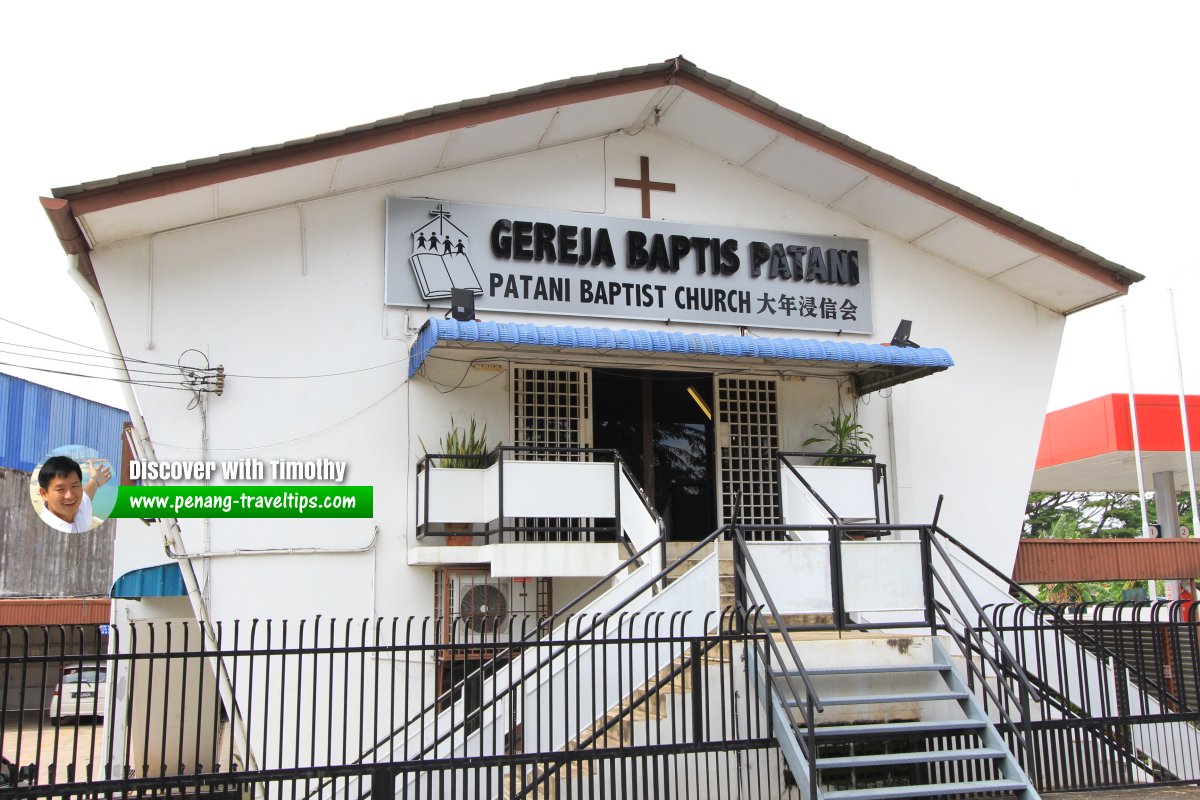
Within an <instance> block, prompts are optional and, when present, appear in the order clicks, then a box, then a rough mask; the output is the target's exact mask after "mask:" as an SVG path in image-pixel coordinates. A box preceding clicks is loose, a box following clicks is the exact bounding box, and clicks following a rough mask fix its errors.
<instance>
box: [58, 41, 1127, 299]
mask: <svg viewBox="0 0 1200 800" xmlns="http://www.w3.org/2000/svg"><path fill="white" fill-rule="evenodd" d="M670 85H679V86H681V87H683V88H685V89H687V90H689V91H692V92H694V93H696V94H697V95H699V96H701V97H704V98H706V99H708V100H710V101H712V102H714V103H716V104H717V105H719V106H722V107H724V108H727V109H729V110H732V111H734V112H736V113H740V114H742V115H744V116H746V117H748V118H750V119H753V120H755V121H757V122H759V123H760V124H763V125H765V126H767V127H770V128H772V129H774V130H775V131H777V132H779V133H781V134H782V135H787V136H791V137H793V138H795V139H796V140H797V141H800V142H802V143H803V144H806V145H808V146H810V147H813V148H814V149H817V150H819V151H821V152H824V153H826V154H828V155H832V156H834V157H836V158H839V159H841V160H843V161H845V162H847V163H849V164H852V165H853V166H855V167H857V168H859V169H862V170H864V171H865V172H867V173H868V174H871V175H874V176H876V177H879V178H880V179H882V180H885V181H887V182H889V183H892V184H893V185H896V186H898V187H900V188H902V189H904V190H906V191H908V192H910V193H912V194H914V195H916V196H918V197H922V198H924V199H926V200H928V201H930V202H933V203H936V204H937V205H939V206H942V207H944V208H946V209H948V210H950V211H952V212H954V213H955V214H958V215H960V216H962V217H963V218H965V219H968V220H970V221H972V222H975V223H977V224H979V225H982V226H983V227H985V228H987V229H989V230H991V231H992V232H994V233H996V234H998V235H1001V236H1004V237H1006V238H1008V239H1010V240H1012V241H1014V242H1016V243H1018V244H1020V245H1022V246H1025V247H1027V248H1029V249H1031V250H1033V251H1034V252H1037V253H1039V254H1042V255H1045V256H1047V257H1049V258H1051V259H1053V260H1054V261H1057V262H1059V263H1062V264H1064V265H1066V266H1067V267H1069V268H1071V269H1074V270H1076V271H1078V272H1080V273H1082V274H1084V275H1086V276H1087V277H1089V278H1091V279H1093V280H1096V281H1097V282H1099V283H1101V284H1102V285H1104V286H1107V287H1108V288H1109V289H1110V290H1111V291H1112V292H1113V295H1123V294H1125V293H1127V292H1128V287H1129V286H1130V285H1131V284H1133V283H1136V282H1137V281H1140V280H1142V279H1143V277H1144V276H1142V275H1141V274H1139V273H1137V272H1135V271H1133V270H1131V269H1128V268H1126V267H1124V266H1122V265H1120V264H1116V263H1114V262H1112V261H1109V260H1107V259H1104V258H1102V257H1101V256H1099V255H1097V254H1095V253H1092V252H1091V251H1089V250H1087V249H1086V248H1084V247H1082V246H1081V245H1078V244H1076V243H1074V242H1071V241H1069V240H1067V239H1065V238H1063V237H1061V236H1058V235H1057V234H1054V233H1052V232H1050V231H1047V230H1045V229H1044V228H1041V227H1040V226H1037V225H1035V224H1033V223H1030V222H1028V221H1027V220H1024V219H1022V218H1021V217H1018V216H1017V215H1015V214H1012V213H1010V212H1007V211H1005V210H1004V209H1002V208H1000V207H998V206H995V205H994V204H991V203H987V202H985V201H983V200H982V199H980V198H978V197H976V196H975V195H972V194H970V193H969V192H966V191H964V190H962V189H960V188H958V187H956V186H953V185H951V184H949V183H946V182H944V181H941V180H938V179H937V178H936V177H934V176H932V175H928V174H927V173H924V172H922V171H921V170H918V169H917V168H915V167H913V166H911V165H909V164H906V163H905V162H903V161H900V160H899V159H896V158H894V157H892V156H890V155H888V154H886V153H883V152H881V151H878V150H875V149H873V148H871V147H869V146H867V145H865V144H863V143H861V142H858V141H856V140H854V139H852V138H850V137H849V136H846V135H845V134H842V133H839V132H837V131H835V130H832V129H830V128H828V127H826V126H824V125H821V124H820V123H817V122H815V121H813V120H810V119H808V118H806V117H804V116H802V115H800V114H798V113H796V112H794V111H791V110H789V109H787V108H784V107H782V106H780V105H779V104H778V103H775V102H773V101H771V100H769V99H767V98H765V97H762V96H761V95H758V94H757V93H755V92H753V91H751V90H750V89H747V88H746V87H743V86H740V85H738V84H736V83H734V82H733V81H730V80H728V79H725V78H721V77H719V76H716V75H712V74H710V73H708V72H705V71H704V70H701V69H699V68H698V67H696V65H695V64H692V63H691V62H690V61H687V60H686V59H684V58H683V57H682V56H680V57H676V58H672V59H669V60H667V61H665V62H660V63H654V64H647V65H645V66H641V67H632V68H629V69H623V70H619V71H614V72H606V73H600V74H597V75H591V76H582V77H577V78H571V79H568V80H565V81H556V82H553V83H547V84H542V85H540V86H536V87H530V88H527V89H521V90H518V91H515V92H508V93H504V94H499V95H493V96H491V97H484V98H475V99H471V100H464V101H461V102H459V103H454V104H450V105H446V106H436V107H434V108H430V109H423V110H419V111H414V112H411V113H408V114H405V115H403V116H400V117H393V118H390V119H385V120H380V121H378V122H375V123H371V124H368V125H361V126H357V127H354V128H348V129H346V130H344V131H339V132H333V133H328V134H321V135H318V136H314V137H310V138H308V139H303V140H298V141H294V142H287V143H284V144H281V145H273V146H269V147H261V148H254V149H251V150H246V151H242V152H239V153H230V154H225V155H220V156H216V157H212V158H205V159H199V160H196V161H189V162H185V163H182V164H173V165H168V166H163V167H156V168H153V169H150V170H146V171H144V172H139V173H134V174H131V175H125V176H118V177H116V178H111V179H107V180H101V181H93V182H88V183H84V184H80V185H77V186H69V187H60V188H57V189H54V190H53V195H54V198H53V199H49V198H44V199H43V204H44V205H47V213H50V214H51V221H52V223H53V224H54V226H55V232H56V233H57V234H58V236H59V239H60V241H61V242H62V244H63V247H64V249H65V250H67V252H73V251H72V250H71V249H70V248H72V247H78V246H79V245H78V242H80V241H84V242H85V245H84V251H83V252H86V241H85V240H83V234H82V231H81V230H80V229H79V226H78V224H77V223H76V222H75V220H74V219H71V220H70V223H69V224H68V223H67V222H66V220H65V218H64V215H65V217H79V216H82V215H84V214H88V213H91V212H94V211H100V210H103V209H106V208H112V207H115V206H120V205H124V204H127V203H133V202H137V201H140V200H148V199H152V198H155V197H161V196H165V195H169V194H174V193H177V192H182V191H187V190H189V189H196V188H201V187H205V186H210V185H213V184H216V183H220V182H222V181H228V180H235V179H238V178H245V177H250V176H253V175H259V174H263V173H266V172H271V171H274V170H279V169H286V168H288V167H293V166H298V165H301V164H306V163H311V162H313V161H318V160H321V159H325V158H333V157H337V156H341V155H347V154H351V153H355V152H361V151H363V150H369V149H373V148H376V147H382V146H385V145H388V144H394V143H397V142H402V141H408V140H411V139H417V138H421V137H424V136H430V135H434V134H437V133H444V132H447V131H450V130H454V129H457V128H460V127H464V126H468V125H478V124H482V123H486V122H490V121H495V120H499V119H504V118H508V117H512V116H516V115H519V114H525V113H531V112H535V111H541V110H544V109H547V108H553V107H555V106H559V105H564V104H573V103H579V102H586V101H589V100H598V99H603V98H606V97H611V96H615V95H619V94H626V93H630V92H636V91H642V90H645V89H658V88H662V87H664V86H670ZM55 201H58V202H62V201H66V203H67V204H68V205H63V206H57V207H56V208H55V209H54V211H53V213H52V211H51V209H50V207H49V205H48V204H49V203H54V202H55ZM72 227H73V228H74V230H72V229H71V228H72ZM1104 299H1107V298H1101V299H1099V300H1097V301H1095V302H1102V301H1103V300H1104ZM1087 305H1092V303H1089V304H1087ZM1087 305H1085V306H1081V307H1080V308H1077V309H1071V310H1069V311H1067V312H1065V313H1072V312H1073V311H1077V310H1080V309H1081V308H1085V307H1087Z"/></svg>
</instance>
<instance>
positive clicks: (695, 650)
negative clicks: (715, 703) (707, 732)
mask: <svg viewBox="0 0 1200 800" xmlns="http://www.w3.org/2000/svg"><path fill="white" fill-rule="evenodd" d="M691 651H692V654H691V658H692V663H691V668H690V672H691V681H692V742H694V743H697V744H698V743H700V742H703V741H704V695H703V694H702V693H701V685H700V684H701V670H702V666H703V665H702V664H701V661H702V659H703V657H702V655H701V653H702V652H703V651H702V650H701V648H700V640H699V639H693V640H692V644H691Z"/></svg>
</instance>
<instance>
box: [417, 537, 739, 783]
mask: <svg viewBox="0 0 1200 800" xmlns="http://www.w3.org/2000/svg"><path fill="white" fill-rule="evenodd" d="M727 530H728V526H723V527H721V528H718V529H717V530H715V531H713V532H712V533H711V534H709V535H708V536H707V537H705V538H704V539H703V540H702V541H700V542H698V543H697V544H695V545H694V546H693V547H691V548H689V549H688V551H687V552H686V553H684V554H683V555H682V556H680V557H679V558H677V559H676V560H675V561H674V562H672V563H671V564H669V565H667V566H665V567H664V568H662V569H661V570H659V571H658V572H657V573H655V574H654V575H653V576H652V577H650V578H648V579H647V580H645V581H644V582H643V583H642V585H641V586H640V587H639V588H638V589H636V590H634V591H633V592H632V593H630V594H629V595H628V596H627V597H625V598H624V599H623V600H621V601H620V602H619V603H618V604H617V605H616V606H614V607H613V608H611V609H609V610H608V611H606V612H603V613H600V614H596V615H593V616H592V618H591V620H590V622H586V627H584V625H585V621H584V620H579V619H578V617H576V618H575V619H574V621H575V622H576V625H577V628H576V631H575V632H574V634H573V635H574V638H575V639H583V638H584V637H587V636H590V635H594V634H595V633H596V632H597V631H603V630H604V629H605V625H606V624H607V623H608V622H609V621H610V620H612V619H613V618H619V617H620V615H622V614H623V613H625V611H624V610H625V608H626V607H627V606H628V605H629V604H630V603H632V602H633V601H634V600H636V599H638V598H640V597H641V596H642V595H643V594H645V593H647V592H653V591H654V590H655V589H656V587H658V586H659V585H661V583H662V581H664V580H665V579H666V578H667V577H668V576H669V575H670V574H671V573H672V572H673V571H675V570H676V569H677V568H679V567H680V566H682V565H683V564H684V563H685V562H686V561H688V560H689V559H690V558H691V557H692V556H693V555H695V554H696V553H698V552H700V551H701V550H702V549H703V548H704V547H706V546H707V545H710V544H712V543H713V542H714V541H716V540H717V539H718V538H719V537H720V536H722V535H723V534H725V533H726V531H727ZM657 544H658V541H657V540H656V541H655V542H652V543H650V544H649V545H647V546H646V547H645V548H643V549H642V550H641V551H639V555H644V554H645V553H646V552H648V550H649V549H650V548H653V547H655V546H656V545H657ZM571 621H572V620H567V622H566V623H565V624H568V625H569V624H570V622H571ZM597 641H598V643H602V642H603V640H597ZM569 649H570V648H569V646H568V645H566V644H562V645H559V646H554V644H553V641H552V640H551V647H550V651H549V653H546V654H544V655H542V656H541V657H540V658H539V659H538V660H537V662H536V663H535V664H534V665H533V666H531V667H528V668H527V669H524V670H523V671H522V672H521V674H519V675H518V676H516V677H511V676H510V677H509V679H508V682H507V685H505V686H503V687H501V688H500V689H499V690H498V691H496V692H495V693H494V694H493V695H492V696H491V697H490V698H488V700H487V701H486V702H485V703H483V704H481V705H480V707H479V708H478V709H476V710H475V711H474V712H472V715H473V717H474V718H482V717H483V716H485V715H486V714H487V713H488V712H489V711H492V712H493V714H494V712H495V707H496V706H497V705H498V704H499V703H500V702H501V701H502V700H505V699H507V698H508V697H510V696H511V695H513V694H514V693H515V692H516V691H517V690H518V689H519V688H522V687H523V686H524V685H525V682H526V681H528V680H529V679H531V678H533V677H535V676H536V675H538V673H540V672H541V671H543V670H544V669H547V668H549V667H550V666H551V665H552V664H553V662H554V661H556V660H557V659H558V658H559V657H560V656H565V655H566V654H567V653H568V652H569ZM467 724H468V723H467V721H466V720H465V719H464V720H461V721H459V722H458V723H456V724H455V725H454V726H453V727H452V728H451V729H450V730H447V731H445V732H443V733H441V734H440V735H437V736H436V738H435V740H434V741H433V742H431V743H429V744H427V745H425V746H424V747H423V749H422V750H421V752H419V753H418V754H416V755H415V756H413V758H415V759H422V758H426V757H428V756H431V755H434V754H436V751H437V748H438V746H439V745H441V744H443V743H445V742H446V741H448V740H450V739H452V738H453V737H454V736H455V735H457V734H459V733H460V732H462V731H463V730H464V729H465V728H466V727H467Z"/></svg>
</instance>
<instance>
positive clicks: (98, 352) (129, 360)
mask: <svg viewBox="0 0 1200 800" xmlns="http://www.w3.org/2000/svg"><path fill="white" fill-rule="evenodd" d="M0 322H7V323H8V324H10V325H15V326H17V327H18V328H23V329H24V330H27V331H31V332H32V333H36V334H39V335H41V336H47V337H49V338H51V339H56V340H58V341H60V342H66V343H67V344H73V345H75V346H76V347H82V348H85V349H87V350H91V351H93V352H95V353H96V355H92V354H91V353H79V352H72V351H69V350H55V349H52V348H48V347H36V346H34V345H25V344H19V343H17V342H0V345H7V346H15V347H24V348H27V349H31V350H43V351H46V352H51V353H59V354H61V355H74V356H79V357H83V358H105V357H107V358H112V359H116V360H118V361H124V362H126V363H131V364H143V365H146V366H154V367H166V368H168V369H172V370H174V369H176V368H177V367H178V365H177V364H168V363H166V362H162V361H146V360H143V359H140V358H132V357H129V356H122V355H119V354H117V353H111V352H109V351H107V350H103V349H101V348H98V347H92V346H91V345H86V344H82V343H80V342H73V341H71V340H70V339H64V338H62V337H61V336H55V335H54V334H52V333H47V332H45V331H41V330H38V329H37V328H31V327H29V326H28V325H22V324H21V323H19V322H13V321H12V320H10V319H6V318H4V317H0ZM0 352H3V351H0ZM11 355H24V354H21V353H12V354H11ZM26 357H29V358H32V357H33V356H26ZM411 360H412V357H411V356H407V355H406V356H404V357H403V358H398V359H395V360H394V361H387V362H384V363H382V364H373V365H372V366H369V367H359V368H356V369H348V370H342V371H339V372H323V373H315V374H310V375H251V374H246V373H233V372H229V373H226V374H225V377H227V378H248V379H254V380H308V379H310V378H336V377H340V376H342V375H356V374H358V373H360V372H370V371H372V370H377V369H384V368H385V367H394V366H397V365H399V364H407V363H408V362H409V361H411ZM87 366H91V365H87ZM130 371H133V370H130ZM161 374H167V375H173V374H175V373H174V372H168V373H161Z"/></svg>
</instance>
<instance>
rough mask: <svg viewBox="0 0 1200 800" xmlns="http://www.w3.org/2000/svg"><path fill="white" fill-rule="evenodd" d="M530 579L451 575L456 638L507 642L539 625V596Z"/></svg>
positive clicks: (456, 639) (473, 640)
mask: <svg viewBox="0 0 1200 800" xmlns="http://www.w3.org/2000/svg"><path fill="white" fill-rule="evenodd" d="M535 594H536V592H535V590H534V589H533V588H532V584H531V583H518V584H515V585H514V583H513V580H512V578H492V577H488V576H486V575H482V574H480V573H456V574H452V575H450V598H449V599H450V609H451V614H453V617H454V625H453V630H454V640H455V641H457V642H492V641H502V642H507V641H509V640H510V639H512V638H516V639H520V638H521V637H522V636H524V635H525V634H526V633H528V632H529V631H531V630H533V629H534V628H535V627H536V625H537V598H536V596H534V595H535Z"/></svg>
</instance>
